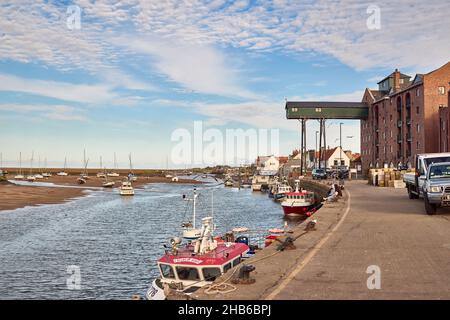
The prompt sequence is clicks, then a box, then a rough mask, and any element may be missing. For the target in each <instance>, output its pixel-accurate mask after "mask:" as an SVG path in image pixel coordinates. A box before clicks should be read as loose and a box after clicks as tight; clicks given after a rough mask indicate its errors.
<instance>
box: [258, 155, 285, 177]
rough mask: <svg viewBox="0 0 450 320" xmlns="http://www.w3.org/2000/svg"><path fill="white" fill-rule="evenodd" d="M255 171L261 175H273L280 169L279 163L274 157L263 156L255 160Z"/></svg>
mask: <svg viewBox="0 0 450 320" xmlns="http://www.w3.org/2000/svg"><path fill="white" fill-rule="evenodd" d="M256 169H257V170H258V171H259V172H260V173H261V174H265V173H274V174H276V173H277V172H278V169H280V161H279V160H278V158H277V157H275V156H264V157H258V159H256Z"/></svg>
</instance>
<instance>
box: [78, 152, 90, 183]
mask: <svg viewBox="0 0 450 320" xmlns="http://www.w3.org/2000/svg"><path fill="white" fill-rule="evenodd" d="M88 163H89V159H87V160H86V149H85V150H84V156H83V166H84V169H83V172H82V173H81V174H80V177H79V178H78V179H77V182H78V184H85V183H86V180H88V179H89V176H88V173H87V165H88Z"/></svg>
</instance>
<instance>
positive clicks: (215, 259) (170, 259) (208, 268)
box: [158, 243, 249, 287]
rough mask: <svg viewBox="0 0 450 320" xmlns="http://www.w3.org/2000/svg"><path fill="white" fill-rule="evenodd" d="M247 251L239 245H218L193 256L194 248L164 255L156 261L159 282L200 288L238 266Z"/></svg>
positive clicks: (247, 248) (244, 246)
mask: <svg viewBox="0 0 450 320" xmlns="http://www.w3.org/2000/svg"><path fill="white" fill-rule="evenodd" d="M248 250H249V247H248V246H247V245H245V244H243V243H220V244H218V245H217V248H216V249H215V250H214V251H211V252H208V253H205V254H202V255H195V254H193V252H194V246H193V245H189V246H186V247H184V248H182V249H180V250H179V251H177V253H176V254H172V253H166V255H164V256H163V257H162V258H161V259H159V260H158V268H159V271H160V274H161V281H162V282H166V283H172V282H181V283H182V284H183V286H192V285H194V284H195V285H196V287H202V286H204V285H206V284H207V283H209V282H212V281H214V280H215V279H216V278H218V277H220V276H221V275H222V274H224V273H226V272H227V271H228V270H230V269H231V268H233V267H235V266H237V265H238V264H239V263H241V261H242V258H243V256H244V255H245V254H246V253H247V252H248Z"/></svg>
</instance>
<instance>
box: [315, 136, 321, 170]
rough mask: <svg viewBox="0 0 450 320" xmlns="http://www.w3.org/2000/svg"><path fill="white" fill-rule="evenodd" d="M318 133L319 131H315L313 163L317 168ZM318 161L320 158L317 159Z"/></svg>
mask: <svg viewBox="0 0 450 320" xmlns="http://www.w3.org/2000/svg"><path fill="white" fill-rule="evenodd" d="M318 133H319V131H316V148H315V149H314V164H315V168H316V169H317V134H318ZM319 161H320V159H319Z"/></svg>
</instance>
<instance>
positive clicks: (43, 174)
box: [42, 158, 52, 178]
mask: <svg viewBox="0 0 450 320" xmlns="http://www.w3.org/2000/svg"><path fill="white" fill-rule="evenodd" d="M44 169H45V172H43V173H42V176H43V177H44V178H50V177H51V176H52V174H51V173H49V172H47V158H45V160H44Z"/></svg>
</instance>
